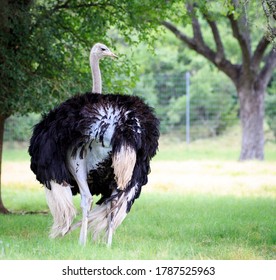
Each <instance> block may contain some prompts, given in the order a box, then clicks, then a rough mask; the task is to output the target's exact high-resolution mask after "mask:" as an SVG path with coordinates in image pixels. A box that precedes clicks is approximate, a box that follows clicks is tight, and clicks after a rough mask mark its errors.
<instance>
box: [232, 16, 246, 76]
mask: <svg viewBox="0 0 276 280" xmlns="http://www.w3.org/2000/svg"><path fill="white" fill-rule="evenodd" d="M227 17H228V19H229V21H230V24H231V28H232V32H233V36H234V37H235V38H236V39H237V40H238V43H239V45H240V48H241V52H242V60H243V65H242V66H243V68H244V69H245V70H246V71H247V72H249V71H250V58H251V51H250V44H249V39H248V38H247V37H246V36H245V35H244V33H242V32H241V30H240V27H239V23H238V21H237V20H235V19H234V15H233V14H229V15H228V16H227Z"/></svg>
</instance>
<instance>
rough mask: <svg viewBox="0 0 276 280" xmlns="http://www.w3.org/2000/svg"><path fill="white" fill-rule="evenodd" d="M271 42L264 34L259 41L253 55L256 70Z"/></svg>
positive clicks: (253, 64)
mask: <svg viewBox="0 0 276 280" xmlns="http://www.w3.org/2000/svg"><path fill="white" fill-rule="evenodd" d="M269 44H270V41H269V40H268V39H267V38H266V36H263V37H262V38H261V40H260V41H259V43H258V45H257V47H256V49H255V51H254V54H253V57H252V66H253V69H254V70H255V71H257V69H258V67H259V66H260V63H261V61H262V59H263V55H264V53H265V51H266V49H267V47H268V45H269Z"/></svg>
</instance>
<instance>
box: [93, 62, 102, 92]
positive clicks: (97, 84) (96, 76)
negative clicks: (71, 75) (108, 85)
mask: <svg viewBox="0 0 276 280" xmlns="http://www.w3.org/2000/svg"><path fill="white" fill-rule="evenodd" d="M91 71H92V80H93V88H92V92H93V93H102V77H101V70H100V60H99V59H98V58H95V57H92V58H91Z"/></svg>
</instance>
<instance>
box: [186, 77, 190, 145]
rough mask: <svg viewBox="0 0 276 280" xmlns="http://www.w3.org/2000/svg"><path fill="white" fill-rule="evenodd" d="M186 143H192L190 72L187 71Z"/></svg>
mask: <svg viewBox="0 0 276 280" xmlns="http://www.w3.org/2000/svg"><path fill="white" fill-rule="evenodd" d="M186 143H187V144H189V143H190V73H189V72H186Z"/></svg>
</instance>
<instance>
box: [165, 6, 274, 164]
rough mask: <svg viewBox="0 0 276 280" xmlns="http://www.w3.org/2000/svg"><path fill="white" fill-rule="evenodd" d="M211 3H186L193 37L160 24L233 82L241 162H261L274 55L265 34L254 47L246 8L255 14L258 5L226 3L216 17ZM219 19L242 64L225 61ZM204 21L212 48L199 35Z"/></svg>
mask: <svg viewBox="0 0 276 280" xmlns="http://www.w3.org/2000/svg"><path fill="white" fill-rule="evenodd" d="M212 3H213V4H214V1H192V2H190V1H188V2H187V4H186V6H185V8H186V11H187V13H188V15H190V16H191V26H192V30H193V35H192V36H188V35H187V34H186V33H185V32H183V31H182V29H181V27H178V26H177V24H175V23H173V22H172V21H170V20H164V21H162V24H163V25H164V26H165V27H166V28H167V29H168V30H170V31H171V32H172V33H174V34H175V36H176V37H177V38H178V39H179V40H180V41H181V42H182V43H184V44H185V45H186V46H188V47H189V48H190V49H192V50H194V51H196V52H197V53H198V54H200V55H202V56H204V57H205V58H206V59H208V60H209V61H210V62H212V63H213V64H214V65H215V66H216V67H217V68H218V69H219V70H220V71H222V72H224V73H225V74H226V75H227V76H228V77H229V78H230V79H231V80H232V82H233V83H234V85H235V87H236V90H237V94H238V99H239V104H240V119H241V126H242V147H241V153H240V160H248V159H259V160H263V159H264V132H263V121H264V97H265V91H266V88H267V85H268V82H269V80H270V78H271V76H272V73H273V70H274V68H275V67H276V52H275V51H274V50H273V48H272V47H270V45H271V44H270V41H269V39H268V38H267V36H266V34H261V38H259V41H258V43H257V44H256V46H255V45H254V44H253V41H252V36H253V32H252V30H251V28H250V24H249V22H248V20H247V18H246V17H247V16H248V13H249V12H250V11H251V10H249V8H250V9H251V8H252V9H254V8H255V11H256V8H257V7H258V5H257V6H256V5H255V7H254V5H253V4H252V2H251V6H253V7H251V6H250V7H249V5H250V4H249V2H248V1H245V2H244V3H243V4H242V2H241V1H238V0H229V5H228V6H227V7H226V6H224V9H226V10H225V14H224V15H222V14H221V13H220V14H218V9H216V10H215V9H213V6H212ZM178 8H179V6H178ZM217 8H218V7H217ZM220 8H222V6H220ZM182 9H184V6H183V7H182ZM222 18H223V19H224V20H226V21H228V23H229V25H230V27H231V30H232V34H233V37H234V38H235V39H236V40H237V43H238V46H239V49H240V53H241V62H237V63H235V62H232V61H230V60H229V59H228V58H227V55H226V53H225V47H224V44H223V38H222V37H221V35H220V30H219V28H218V24H217V22H218V21H220V20H222ZM203 20H204V21H205V22H206V23H207V24H208V25H209V27H210V29H211V31H212V34H213V39H214V45H215V47H214V48H213V47H212V46H211V45H208V44H207V43H206V41H205V39H204V36H203V34H202V25H203V24H204V22H203Z"/></svg>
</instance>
